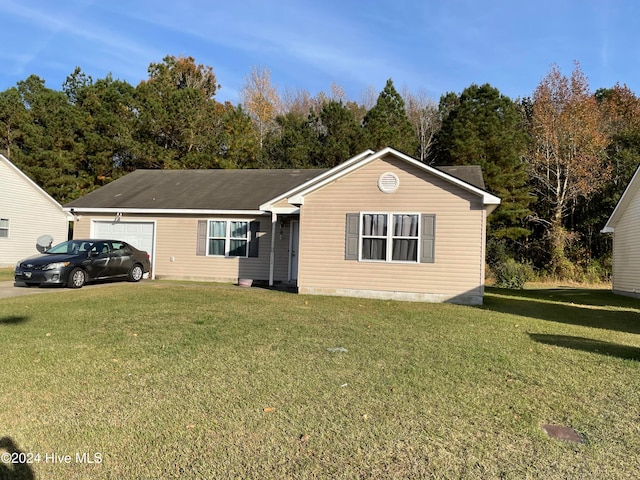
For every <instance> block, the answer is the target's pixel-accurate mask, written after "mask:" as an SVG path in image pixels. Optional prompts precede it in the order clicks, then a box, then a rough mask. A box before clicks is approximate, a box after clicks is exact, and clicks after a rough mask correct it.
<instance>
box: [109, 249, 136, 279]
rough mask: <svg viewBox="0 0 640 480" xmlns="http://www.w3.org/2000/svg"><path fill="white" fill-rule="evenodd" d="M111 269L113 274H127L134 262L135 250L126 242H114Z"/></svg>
mask: <svg viewBox="0 0 640 480" xmlns="http://www.w3.org/2000/svg"><path fill="white" fill-rule="evenodd" d="M111 247H112V253H111V271H112V275H118V276H121V275H126V274H127V273H129V269H130V268H131V265H132V264H133V257H132V254H133V252H132V251H131V248H130V247H129V245H127V244H126V243H124V242H112V243H111Z"/></svg>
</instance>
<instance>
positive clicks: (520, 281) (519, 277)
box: [492, 258, 534, 289]
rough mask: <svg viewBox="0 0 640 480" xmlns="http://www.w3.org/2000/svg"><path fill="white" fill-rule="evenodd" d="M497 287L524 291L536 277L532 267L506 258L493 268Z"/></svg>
mask: <svg viewBox="0 0 640 480" xmlns="http://www.w3.org/2000/svg"><path fill="white" fill-rule="evenodd" d="M492 270H493V276H494V278H495V286H496V287H500V288H513V289H522V288H523V287H524V284H525V283H526V282H528V281H529V280H531V279H532V278H533V276H534V274H533V269H532V268H531V266H530V265H527V264H524V263H520V262H517V261H515V260H514V259H513V258H506V259H505V260H503V261H502V262H500V263H497V264H495V265H494V266H493V268H492Z"/></svg>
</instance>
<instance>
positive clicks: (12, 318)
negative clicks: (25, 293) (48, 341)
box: [0, 315, 29, 480]
mask: <svg viewBox="0 0 640 480" xmlns="http://www.w3.org/2000/svg"><path fill="white" fill-rule="evenodd" d="M27 320H29V317H26V316H24V315H8V316H6V317H0V325H14V324H16V323H24V322H26V321H27ZM0 480H2V477H0Z"/></svg>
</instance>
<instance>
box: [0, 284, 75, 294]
mask: <svg viewBox="0 0 640 480" xmlns="http://www.w3.org/2000/svg"><path fill="white" fill-rule="evenodd" d="M61 290H66V288H61V287H43V288H39V287H27V286H26V285H25V284H23V283H19V282H14V281H13V280H9V281H6V282H0V298H11V297H19V296H21V295H34V294H41V293H53V292H59V291H61Z"/></svg>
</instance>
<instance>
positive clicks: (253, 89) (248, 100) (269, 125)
mask: <svg viewBox="0 0 640 480" xmlns="http://www.w3.org/2000/svg"><path fill="white" fill-rule="evenodd" d="M240 97H241V98H242V103H243V105H244V109H245V111H246V112H247V113H248V114H249V115H250V116H251V118H252V119H253V121H254V122H255V126H256V132H257V134H258V145H259V147H260V149H261V150H262V147H263V146H264V140H265V138H266V136H267V134H268V133H269V131H270V130H271V129H273V128H274V127H275V126H276V123H275V119H276V117H277V116H278V114H279V113H280V110H281V100H280V95H279V94H278V90H277V89H276V88H275V87H274V86H273V85H272V83H271V71H270V70H269V69H267V68H258V67H255V66H254V67H252V68H251V72H250V73H249V75H247V78H246V80H245V84H244V87H243V88H242V91H241V92H240Z"/></svg>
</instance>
